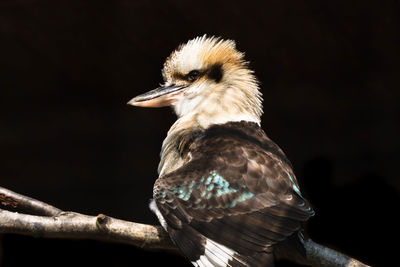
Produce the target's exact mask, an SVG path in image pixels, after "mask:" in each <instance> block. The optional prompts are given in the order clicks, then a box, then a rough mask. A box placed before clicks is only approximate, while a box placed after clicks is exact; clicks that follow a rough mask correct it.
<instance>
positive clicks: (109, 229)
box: [0, 187, 368, 267]
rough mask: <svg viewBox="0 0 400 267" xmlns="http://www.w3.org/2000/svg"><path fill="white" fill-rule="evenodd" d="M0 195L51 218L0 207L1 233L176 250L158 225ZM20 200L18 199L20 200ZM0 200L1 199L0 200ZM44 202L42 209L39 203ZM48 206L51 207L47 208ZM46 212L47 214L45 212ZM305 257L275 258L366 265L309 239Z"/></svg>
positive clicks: (315, 263) (316, 263) (2, 191)
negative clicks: (32, 207) (73, 210)
mask: <svg viewBox="0 0 400 267" xmlns="http://www.w3.org/2000/svg"><path fill="white" fill-rule="evenodd" d="M0 194H2V195H3V198H4V199H7V203H13V200H17V202H18V203H24V204H23V206H24V207H31V205H33V204H32V203H35V204H34V205H36V206H35V207H37V208H36V211H40V212H41V213H42V214H44V211H47V210H48V209H50V211H49V212H52V215H51V217H47V216H36V215H28V214H21V213H17V212H11V211H7V210H2V209H0V234H1V233H14V234H22V235H29V236H35V237H45V238H64V239H94V240H101V241H110V242H117V243H125V244H129V245H133V246H136V247H139V248H143V249H163V250H170V251H174V252H177V249H176V247H175V246H174V245H173V244H172V242H171V240H170V238H169V236H168V234H167V233H166V232H165V231H164V229H163V228H162V227H161V226H153V225H147V224H140V223H134V222H128V221H123V220H119V219H115V218H111V217H109V216H106V215H103V214H99V215H97V216H88V215H84V214H79V213H75V212H62V211H60V210H59V209H57V208H54V207H52V206H50V205H48V204H46V203H43V202H40V201H37V200H34V199H31V198H27V197H24V196H21V195H19V194H16V193H14V192H12V191H10V190H6V189H3V188H1V187H0ZM21 199H22V200H23V201H20V200H21ZM0 201H2V200H0ZM3 205H4V204H3ZM41 205H43V208H42V206H41ZM49 207H50V208H49ZM45 215H50V214H49V213H46V214H45ZM304 245H305V249H306V253H307V259H298V258H293V257H291V256H290V255H287V254H285V255H284V254H283V253H282V254H279V253H281V252H280V251H279V250H278V251H277V253H278V254H277V257H278V258H285V259H288V260H291V261H294V262H296V263H300V264H306V265H310V266H348V267H356V266H357V267H358V266H368V265H365V264H363V263H361V262H359V261H357V260H355V259H353V258H350V257H348V256H346V255H344V254H342V253H339V252H337V251H335V250H332V249H330V248H327V247H324V246H322V245H319V244H317V243H315V242H313V241H312V240H310V239H308V240H306V241H305V243H304Z"/></svg>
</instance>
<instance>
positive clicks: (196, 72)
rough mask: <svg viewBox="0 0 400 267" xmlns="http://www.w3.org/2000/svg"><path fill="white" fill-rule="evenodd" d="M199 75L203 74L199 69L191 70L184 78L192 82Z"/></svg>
mask: <svg viewBox="0 0 400 267" xmlns="http://www.w3.org/2000/svg"><path fill="white" fill-rule="evenodd" d="M201 75H203V73H202V72H201V71H199V70H192V71H190V72H189V73H188V74H186V75H185V76H184V79H185V80H187V81H189V82H193V81H195V80H197V79H198V78H200V76H201Z"/></svg>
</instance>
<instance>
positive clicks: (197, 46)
mask: <svg viewBox="0 0 400 267" xmlns="http://www.w3.org/2000/svg"><path fill="white" fill-rule="evenodd" d="M162 74H163V78H164V84H163V85H162V86H161V87H159V88H157V89H155V90H152V91H149V92H147V93H144V94H142V95H139V96H137V97H135V98H133V99H132V100H131V101H129V103H128V104H130V105H134V106H140V107H163V106H172V107H173V108H174V110H175V112H176V114H177V115H178V117H179V119H180V120H184V121H193V122H195V123H197V124H198V125H200V126H202V127H207V126H208V125H210V124H218V123H225V122H228V121H240V120H246V121H253V122H256V123H258V124H259V123H260V117H261V114H262V104H261V102H262V96H261V93H260V91H259V88H258V82H257V79H256V78H255V76H254V75H253V71H251V70H250V69H249V68H248V62H246V61H245V60H244V54H243V53H241V52H239V51H237V50H236V46H235V42H234V41H232V40H222V39H220V38H216V37H207V36H206V35H204V36H202V37H197V38H195V39H192V40H190V41H188V42H187V43H186V44H183V45H181V46H179V47H178V49H177V50H175V51H174V52H172V54H171V55H170V56H169V57H168V58H167V60H166V62H165V63H164V68H163V70H162Z"/></svg>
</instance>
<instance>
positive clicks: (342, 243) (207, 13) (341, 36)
mask: <svg viewBox="0 0 400 267" xmlns="http://www.w3.org/2000/svg"><path fill="white" fill-rule="evenodd" d="M399 5H400V4H399V1H345V0H338V1H305V0H304V1H278V0H275V1H263V2H261V1H260V2H253V1H242V2H238V3H235V2H232V1H209V0H205V1H196V2H189V1H183V0H182V1H178V0H175V1H172V0H168V1H156V2H149V1H133V0H126V1H122V0H121V1H100V0H97V1H78V0H76V1H72V0H70V1H50V0H46V1H44V0H43V1H35V0H13V1H9V0H2V1H1V2H0V151H1V153H0V175H1V176H0V179H1V180H0V185H1V186H4V187H7V188H9V189H11V190H14V191H17V192H19V193H22V194H26V195H29V196H31V197H34V198H37V199H40V200H42V201H45V202H48V203H50V204H53V205H55V206H57V207H59V208H60V209H63V210H73V211H77V212H82V213H86V214H91V215H96V214H98V213H105V214H107V215H110V216H113V217H117V218H121V219H126V220H131V221H137V222H144V223H152V224H155V223H157V221H156V218H155V216H154V215H153V214H152V213H151V212H150V211H149V209H148V201H149V199H150V198H151V196H152V185H153V182H154V180H155V179H156V177H157V172H156V168H157V164H158V159H159V158H158V154H159V151H160V146H161V142H162V140H163V138H164V137H165V135H166V132H167V130H168V128H169V126H170V125H171V124H172V123H173V122H174V120H175V115H174V114H173V112H172V111H171V110H170V109H168V108H164V109H140V108H134V107H130V106H127V105H126V102H127V101H128V100H130V99H131V98H132V97H134V96H135V95H137V94H140V93H143V92H145V91H147V90H150V89H153V88H155V87H156V86H157V85H158V84H159V83H160V82H162V79H161V75H160V69H161V67H162V64H163V62H164V60H165V58H166V57H167V56H168V55H169V53H170V52H171V51H172V50H173V49H175V48H176V46H177V45H179V44H180V43H182V42H185V41H187V40H188V39H191V38H193V37H196V36H198V35H203V34H204V33H207V34H209V35H217V36H222V37H224V38H231V39H234V40H236V41H237V46H238V48H239V50H241V51H245V52H246V58H247V60H249V61H250V62H251V67H252V68H253V69H254V70H255V71H256V75H257V76H258V78H259V79H260V81H261V86H262V91H263V94H264V99H265V100H264V115H263V128H264V129H265V131H266V132H267V134H268V135H269V136H270V137H271V138H272V139H273V140H275V141H276V142H277V143H278V144H279V145H280V146H281V147H282V149H283V150H284V151H285V152H286V153H287V155H288V157H289V159H290V160H291V161H292V163H293V165H294V168H295V172H296V173H297V176H298V178H299V180H300V181H301V183H302V190H303V191H304V192H305V195H306V196H307V197H308V198H309V199H310V201H311V202H312V203H313V205H314V207H315V209H316V212H317V213H316V216H315V217H314V218H312V219H311V220H310V222H309V224H308V226H307V230H308V233H309V235H310V236H311V238H312V239H314V240H315V241H318V242H320V243H322V244H325V245H329V246H331V247H333V248H336V249H338V250H340V251H343V252H345V253H347V254H349V255H351V256H355V257H357V258H359V259H360V260H362V261H365V262H366V263H369V264H373V265H376V266H393V265H394V263H395V261H394V260H395V259H396V258H397V255H396V252H397V251H398V244H397V243H396V242H397V240H398V239H396V238H397V236H398V227H399V225H400V220H399V219H398V218H399V216H398V211H399V208H398V204H399V190H400V181H399V171H398V165H399V163H400V161H399V159H400V157H399V148H400V142H399V134H400V131H399V121H400V118H399V117H400V108H399V105H398V102H399V97H400V93H399V82H398V81H399V71H400V68H399V66H400V62H399V61H400V55H399V36H400V34H399V33H400V27H399V26H400V23H399V20H400V19H399V18H400V16H399V14H400V12H399ZM2 240H3V242H2V257H0V259H1V262H2V264H3V266H21V265H22V264H31V265H39V264H40V265H41V266H67V265H74V266H81V265H84V264H87V265H97V266H141V265H147V266H152V265H156V264H157V263H160V262H161V263H164V264H163V265H166V264H171V265H174V266H178V265H183V266H185V264H186V266H189V265H188V264H187V263H186V262H185V261H184V260H183V259H182V258H181V257H179V256H171V255H168V254H163V253H151V252H144V251H142V250H138V249H135V248H133V247H130V246H125V245H114V244H107V243H102V242H95V241H66V240H44V239H35V238H29V237H22V236H15V235H4V236H3V238H2ZM139 261H145V263H138V262H139ZM282 265H283V263H282ZM282 265H281V266H282Z"/></svg>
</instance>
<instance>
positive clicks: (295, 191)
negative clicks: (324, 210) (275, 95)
mask: <svg viewBox="0 0 400 267" xmlns="http://www.w3.org/2000/svg"><path fill="white" fill-rule="evenodd" d="M163 76H164V79H165V85H164V86H163V87H162V88H159V89H156V90H153V91H151V92H149V93H146V94H143V95H141V96H139V97H136V98H134V99H133V100H132V101H131V102H130V104H133V105H137V106H165V105H171V106H173V107H174V109H175V112H176V113H177V115H178V120H177V121H176V123H175V124H174V125H173V126H172V127H171V129H170V130H169V132H168V135H167V137H166V139H165V140H164V143H163V146H162V150H161V161H160V165H159V174H160V176H159V178H158V179H157V181H156V182H155V185H154V191H153V196H154V200H153V201H152V203H151V205H150V207H151V209H152V210H153V211H154V212H155V213H156V215H157V217H158V218H159V220H160V222H161V224H162V226H163V227H164V228H165V230H166V231H167V232H168V233H169V235H170V237H171V239H172V240H173V241H174V243H175V244H176V245H177V246H178V248H179V249H180V250H181V251H182V253H183V254H184V255H185V256H186V257H187V258H188V259H189V260H190V261H191V262H192V263H193V265H195V266H273V265H274V263H273V258H274V256H273V251H274V247H275V246H276V245H279V244H280V243H282V242H286V241H285V240H294V242H293V246H295V247H298V248H299V249H298V251H299V252H300V253H301V251H302V249H301V241H302V235H301V234H299V233H300V232H299V231H300V230H301V227H302V223H303V222H304V221H306V220H307V219H308V218H309V217H310V216H312V215H313V210H312V209H311V207H310V205H309V203H308V202H307V201H306V200H305V199H304V198H303V197H302V196H301V193H300V189H299V185H298V183H297V181H296V178H295V175H294V173H293V170H292V167H291V164H290V162H289V161H288V159H287V158H286V156H285V155H284V153H283V151H282V150H281V149H280V148H279V147H278V146H277V145H276V144H275V143H274V142H272V141H271V140H270V139H269V138H268V137H267V135H266V134H265V133H264V131H263V130H262V129H261V128H260V117H261V114H262V107H261V94H260V92H259V90H258V83H257V80H256V79H255V77H254V75H253V73H252V71H250V70H249V69H248V67H247V63H246V62H245V61H244V60H243V54H242V53H240V52H238V51H237V50H236V49H235V44H234V43H233V42H232V41H224V40H220V39H218V38H207V37H206V36H203V37H200V38H196V39H194V40H191V41H189V42H188V43H187V44H185V45H184V46H181V47H180V48H178V50H176V51H175V52H174V53H173V54H172V55H171V56H170V57H169V58H168V59H167V61H166V63H165V65H164V69H163Z"/></svg>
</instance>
